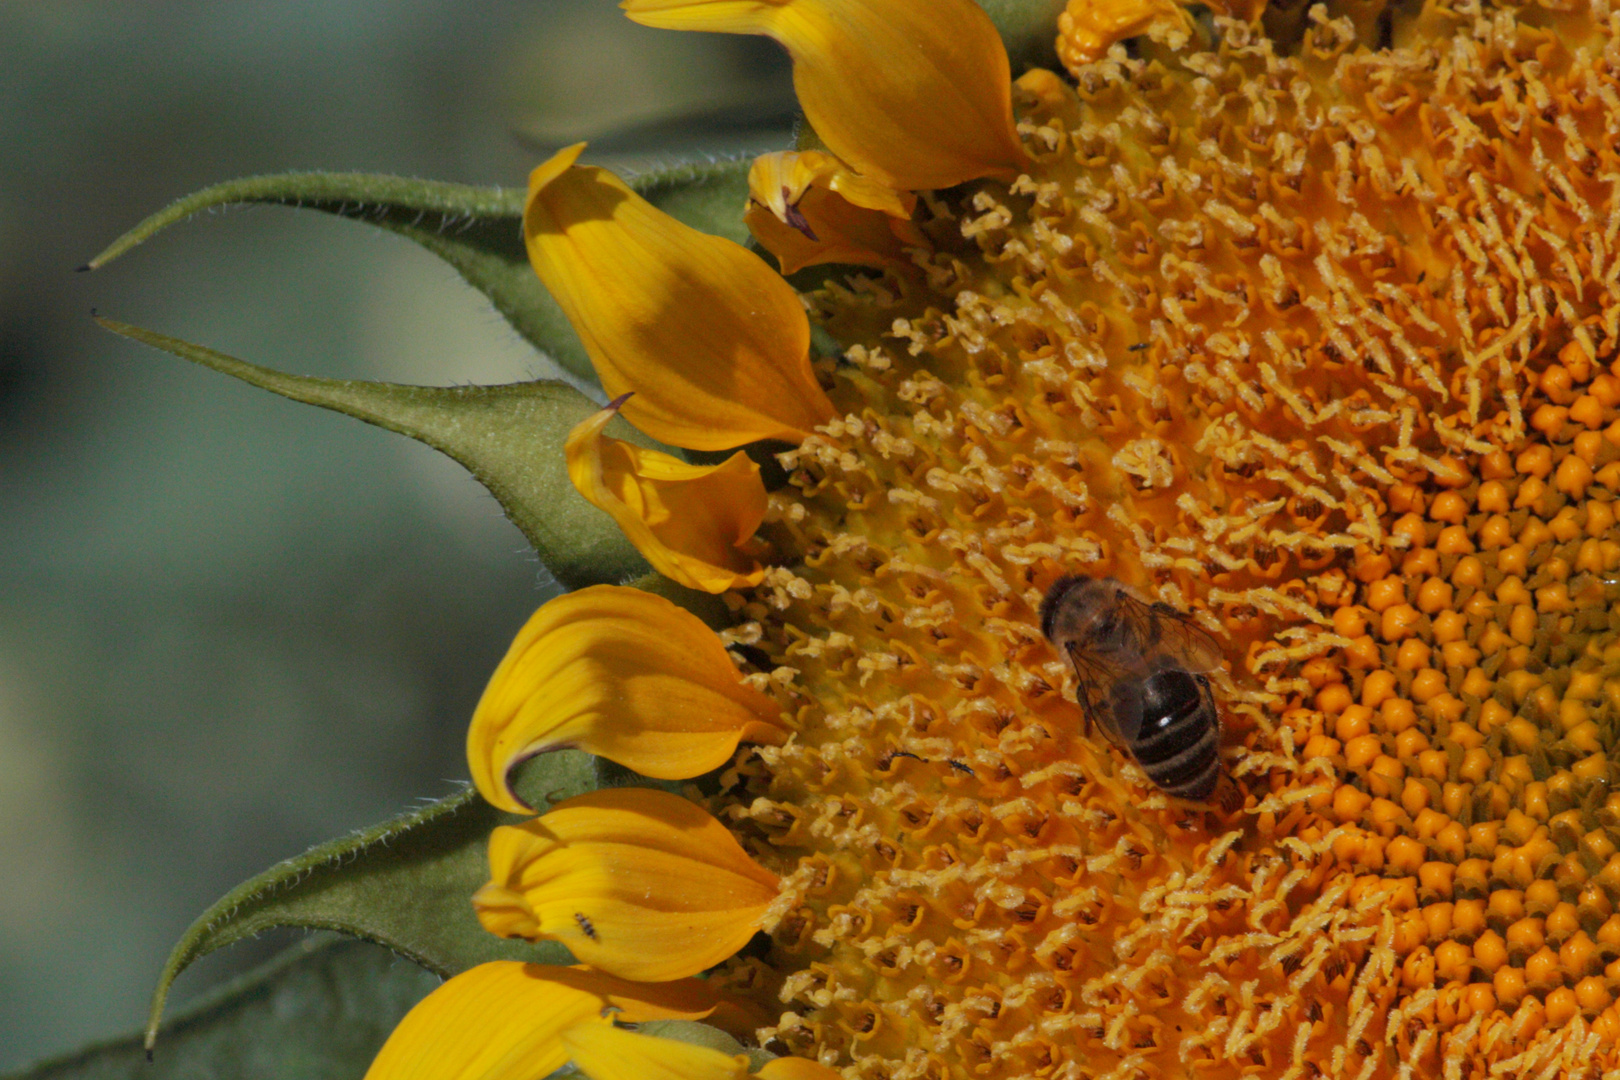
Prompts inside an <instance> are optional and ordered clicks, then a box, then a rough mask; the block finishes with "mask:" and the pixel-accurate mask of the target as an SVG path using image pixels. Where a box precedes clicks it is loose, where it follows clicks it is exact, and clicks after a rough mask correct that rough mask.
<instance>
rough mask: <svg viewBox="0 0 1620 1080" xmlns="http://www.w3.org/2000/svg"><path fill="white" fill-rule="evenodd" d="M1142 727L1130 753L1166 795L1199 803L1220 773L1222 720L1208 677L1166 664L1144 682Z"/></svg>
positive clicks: (1206, 796) (1137, 733)
mask: <svg viewBox="0 0 1620 1080" xmlns="http://www.w3.org/2000/svg"><path fill="white" fill-rule="evenodd" d="M1141 693H1142V726H1141V727H1140V728H1138V729H1137V732H1136V737H1135V739H1133V740H1132V741H1131V744H1130V751H1131V755H1132V756H1133V757H1135V758H1136V763H1137V764H1138V765H1140V766H1142V771H1143V772H1145V773H1147V775H1148V779H1150V780H1152V781H1153V782H1154V783H1155V784H1157V785H1159V787H1161V788H1163V789H1164V790H1165V791H1166V792H1167V793H1168V794H1171V795H1175V796H1177V797H1179V798H1183V799H1193V800H1197V801H1202V800H1204V799H1207V798H1209V794H1210V792H1211V791H1213V790H1214V789H1215V781H1216V780H1217V779H1218V778H1219V776H1220V771H1221V758H1220V745H1221V721H1220V715H1219V714H1218V713H1217V712H1216V711H1215V695H1214V694H1212V693H1211V692H1210V689H1209V680H1207V679H1205V678H1204V677H1203V676H1202V675H1194V674H1192V673H1191V672H1188V671H1186V670H1184V669H1182V668H1178V667H1167V668H1163V669H1161V670H1159V671H1156V672H1154V673H1153V674H1152V675H1149V676H1148V677H1147V678H1146V679H1145V680H1143V683H1142V691H1141Z"/></svg>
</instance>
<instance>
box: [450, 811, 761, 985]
mask: <svg viewBox="0 0 1620 1080" xmlns="http://www.w3.org/2000/svg"><path fill="white" fill-rule="evenodd" d="M489 863H490V871H491V876H492V878H493V880H492V881H491V882H490V883H489V884H488V885H485V886H484V887H483V888H482V889H480V890H478V893H477V894H476V895H475V896H474V897H473V904H474V906H475V907H476V908H477V909H478V918H479V921H480V922H482V923H483V924H484V928H485V929H487V930H489V931H490V932H491V933H495V934H500V935H501V936H503V937H523V938H529V939H531V940H539V939H542V938H549V939H552V940H555V941H561V942H562V943H563V944H565V945H567V946H568V949H569V951H570V952H572V953H573V954H574V956H575V957H576V958H578V959H579V960H580V961H581V962H583V963H586V964H590V965H591V966H592V967H595V968H599V969H600V970H602V971H606V972H609V973H611V974H614V975H620V976H623V977H624V978H627V979H638V980H662V979H679V978H683V977H685V976H688V975H694V974H696V973H697V972H700V971H702V970H703V969H704V968H707V967H710V966H712V965H714V964H717V963H719V962H720V961H721V960H724V959H725V958H726V957H728V956H730V955H732V954H733V953H735V952H736V951H737V950H738V949H740V948H742V947H743V945H745V944H747V942H748V939H749V938H750V937H752V936H753V934H754V931H755V930H757V929H758V928H759V925H760V922H761V920H762V919H763V918H764V916H765V913H766V910H767V908H769V906H770V904H771V902H772V901H773V900H775V899H776V894H777V879H776V876H775V875H774V874H772V873H770V872H769V871H768V870H765V869H764V868H763V867H761V866H760V865H759V864H758V863H756V862H754V860H753V859H751V858H749V857H748V854H747V853H746V852H744V851H743V849H742V847H741V846H740V845H739V844H738V843H737V841H736V839H735V838H734V837H733V836H732V835H731V833H730V832H729V831H728V830H727V829H726V827H725V826H724V825H722V824H721V823H720V822H718V821H716V820H715V819H714V818H712V817H710V816H709V815H708V814H707V813H706V812H705V811H703V810H702V809H700V808H699V807H697V806H694V805H693V804H691V803H689V802H687V801H686V800H685V799H682V798H680V797H678V796H675V795H671V794H669V793H667V792H663V791H653V790H648V789H645V788H621V789H614V790H605V791H593V792H591V793H589V794H587V795H581V796H579V797H578V798H574V799H569V800H567V801H566V802H562V803H558V804H557V806H556V807H555V808H553V809H552V810H551V811H550V812H549V813H547V814H544V815H542V816H541V817H539V818H536V819H535V820H533V821H527V822H524V823H523V824H522V825H515V826H511V825H509V826H502V827H500V828H498V829H496V830H495V831H494V833H493V834H491V836H490V838H489Z"/></svg>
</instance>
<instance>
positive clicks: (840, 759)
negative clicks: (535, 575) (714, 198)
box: [710, 2, 1620, 1080]
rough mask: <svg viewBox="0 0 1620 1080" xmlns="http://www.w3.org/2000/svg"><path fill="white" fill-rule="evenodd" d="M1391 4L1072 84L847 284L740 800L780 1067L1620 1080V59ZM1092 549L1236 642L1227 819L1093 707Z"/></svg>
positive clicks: (1119, 53)
mask: <svg viewBox="0 0 1620 1080" xmlns="http://www.w3.org/2000/svg"><path fill="white" fill-rule="evenodd" d="M1355 7H1356V11H1355V12H1354V15H1355V19H1352V18H1350V17H1348V16H1346V17H1335V14H1336V13H1334V12H1332V11H1326V10H1325V9H1322V8H1320V7H1318V8H1317V9H1315V12H1314V14H1313V15H1312V16H1311V18H1310V20H1309V21H1308V25H1306V26H1304V27H1303V29H1302V31H1301V34H1300V36H1299V38H1298V40H1297V41H1296V42H1295V43H1293V44H1290V45H1288V46H1287V47H1284V46H1283V45H1282V44H1280V43H1274V42H1273V41H1272V40H1270V39H1268V38H1267V37H1265V36H1263V35H1262V33H1261V30H1260V28H1259V25H1258V24H1256V25H1253V26H1251V25H1248V24H1245V23H1240V22H1237V21H1232V20H1226V19H1217V20H1216V22H1215V26H1216V29H1217V35H1216V37H1215V39H1214V40H1212V41H1209V42H1203V43H1200V41H1199V40H1198V39H1197V38H1196V37H1195V38H1194V39H1193V40H1192V41H1191V42H1190V43H1188V44H1186V45H1185V46H1184V47H1179V48H1173V47H1172V46H1171V45H1165V44H1157V43H1149V44H1148V45H1145V46H1144V47H1143V48H1141V49H1139V50H1136V51H1135V52H1130V53H1128V52H1127V51H1126V50H1124V49H1117V48H1116V49H1113V50H1111V51H1110V52H1109V53H1108V55H1107V56H1106V57H1105V58H1103V59H1100V60H1097V61H1096V62H1094V63H1085V64H1077V65H1076V67H1075V70H1074V72H1073V75H1074V81H1069V80H1067V79H1064V78H1061V77H1059V76H1057V75H1054V74H1051V73H1048V72H1032V73H1030V74H1029V75H1026V76H1025V77H1024V78H1022V79H1021V80H1020V81H1019V83H1018V86H1017V94H1016V95H1015V105H1016V108H1017V112H1018V116H1019V118H1020V124H1019V131H1020V134H1021V136H1022V138H1023V141H1024V146H1025V150H1026V151H1027V152H1028V154H1029V155H1030V158H1031V161H1032V164H1031V165H1030V166H1029V168H1028V169H1027V171H1026V172H1025V173H1024V175H1022V176H1020V177H1019V178H1018V179H1017V180H1016V182H1014V183H1012V184H1010V185H1009V184H1007V183H1003V182H999V181H979V182H976V183H974V184H970V185H967V186H965V187H962V188H957V189H952V190H951V191H948V192H942V193H924V194H923V196H922V199H921V202H920V205H919V208H918V211H917V215H916V222H917V224H918V225H919V226H920V228H921V230H922V235H924V236H925V237H926V240H927V245H926V246H925V247H916V248H913V249H911V257H912V262H911V264H910V265H909V266H906V267H902V268H898V269H891V270H888V271H886V272H881V273H879V272H871V273H852V274H849V275H848V276H835V277H833V278H831V279H829V280H827V282H826V283H825V284H824V285H823V286H822V287H821V288H820V289H819V290H817V291H815V292H812V293H809V294H807V296H806V301H807V303H808V304H809V306H810V309H811V314H812V318H813V319H814V320H816V321H817V322H819V323H820V324H821V325H822V326H823V327H824V328H825V329H826V331H828V332H829V333H830V334H831V335H832V337H833V338H835V339H837V340H838V341H839V342H840V343H841V346H842V348H841V350H840V353H839V355H837V356H832V357H825V358H823V359H821V360H820V361H818V366H817V376H818V378H819V379H820V381H821V384H822V385H823V387H824V388H825V389H826V390H827V392H828V395H829V397H830V399H831V400H832V402H833V405H834V407H835V410H836V412H837V414H838V418H837V419H834V420H832V421H830V422H827V423H823V424H821V425H820V426H819V427H817V429H816V430H815V432H814V433H813V434H812V435H811V436H810V437H809V438H807V439H806V440H805V441H804V442H803V443H802V445H799V446H797V447H795V448H794V449H792V450H791V451H788V452H786V453H783V454H782V455H781V463H782V465H783V466H784V467H785V469H786V470H787V474H788V477H789V482H788V483H787V485H786V486H784V487H782V488H780V489H779V490H777V491H776V492H775V493H773V495H772V496H771V503H770V507H769V509H768V511H767V514H766V523H765V525H764V527H763V529H762V531H761V534H760V535H761V536H762V537H763V538H764V539H766V540H768V541H769V542H770V543H771V544H772V545H773V546H774V548H775V550H776V551H777V552H779V553H780V554H781V555H782V558H780V559H778V563H779V565H776V566H775V567H773V568H771V569H769V570H767V571H766V573H765V578H764V581H763V583H762V584H761V585H759V586H758V587H757V588H754V589H752V590H747V591H743V592H738V593H731V594H728V597H727V598H728V600H729V601H730V602H731V603H732V604H733V607H734V609H735V615H736V619H737V625H736V627H735V628H734V629H732V630H731V631H729V635H730V639H731V641H732V642H733V643H734V644H736V645H737V646H739V649H738V651H739V652H740V653H746V654H748V655H750V656H752V657H756V658H758V659H759V670H758V672H757V673H756V674H754V675H752V676H751V677H750V679H751V681H752V682H754V683H755V684H757V688H759V689H761V690H766V691H768V692H770V693H772V694H775V695H777V696H778V697H779V698H780V700H781V701H782V702H783V703H784V705H785V706H786V708H787V711H788V714H789V716H790V717H791V718H792V720H793V726H794V728H795V731H796V733H795V734H794V735H793V737H791V738H790V739H789V740H788V741H787V742H786V743H785V744H784V745H780V746H757V747H748V748H746V749H745V750H744V751H743V752H742V753H741V754H740V755H739V756H738V758H737V759H736V761H735V763H734V764H733V766H732V767H731V768H730V769H729V770H728V771H726V772H725V773H724V774H722V777H721V791H720V792H719V794H718V795H714V796H712V797H711V802H710V805H711V808H713V809H714V811H715V812H716V814H718V815H719V816H721V817H722V819H723V820H726V821H727V823H728V824H730V825H731V826H732V828H733V829H734V831H735V832H736V833H737V834H738V835H739V837H740V838H742V840H743V841H744V843H745V846H747V847H748V849H749V851H750V853H751V854H752V855H753V856H754V857H755V858H756V859H758V860H759V862H760V863H761V864H762V865H763V866H765V867H766V868H767V869H768V870H769V871H770V872H771V873H773V874H775V875H777V876H779V877H780V878H781V880H782V889H783V892H782V895H781V898H780V899H779V900H778V902H777V904H776V905H775V907H774V908H773V909H772V912H771V914H770V916H769V917H768V918H767V920H766V927H767V929H768V930H769V932H770V935H771V941H770V944H769V947H768V948H765V949H763V951H760V950H755V951H753V952H752V953H751V955H750V957H749V958H747V959H736V960H734V961H732V962H731V964H730V967H729V969H728V970H727V972H726V978H727V979H728V980H729V982H730V983H731V984H733V985H734V986H737V987H740V988H744V989H747V990H749V992H751V993H753V994H754V995H756V996H757V997H759V998H760V999H761V1000H764V1001H770V1002H774V1005H775V1008H776V1009H777V1010H778V1013H779V1015H778V1019H777V1020H776V1021H775V1022H774V1023H773V1024H772V1025H771V1026H769V1027H768V1028H766V1029H764V1030H763V1031H762V1032H761V1036H762V1038H763V1039H764V1040H765V1045H766V1046H767V1047H768V1048H771V1049H775V1050H779V1051H784V1052H792V1053H795V1054H799V1055H804V1056H807V1057H811V1058H815V1059H818V1060H819V1061H821V1062H822V1063H824V1064H827V1065H831V1066H834V1067H837V1068H840V1069H842V1070H843V1071H844V1074H845V1075H846V1076H847V1077H850V1078H851V1080H855V1078H861V1080H913V1078H929V1080H967V1078H969V1077H986V1076H995V1077H1002V1076H1006V1077H1013V1076H1019V1077H1023V1076H1029V1077H1037V1076H1038V1077H1055V1078H1060V1080H1082V1078H1094V1077H1095V1078H1101V1077H1137V1076H1150V1077H1152V1076H1162V1077H1180V1076H1206V1077H1207V1076H1217V1077H1224V1076H1237V1075H1240V1074H1252V1073H1259V1074H1262V1075H1266V1076H1272V1077H1286V1078H1290V1080H1291V1078H1296V1077H1298V1078H1305V1077H1314V1076H1320V1075H1326V1076H1343V1077H1373V1076H1395V1075H1419V1076H1431V1075H1432V1076H1441V1075H1445V1076H1476V1075H1486V1074H1487V1073H1489V1074H1492V1075H1494V1074H1496V1073H1497V1072H1503V1073H1511V1074H1513V1075H1530V1074H1541V1073H1545V1074H1547V1075H1552V1074H1555V1073H1559V1074H1565V1075H1584V1073H1583V1070H1588V1071H1591V1072H1592V1073H1594V1074H1595V1073H1596V1072H1597V1071H1598V1070H1601V1069H1609V1068H1614V1067H1615V1066H1616V1065H1620V1054H1617V1052H1616V1049H1615V1047H1616V1044H1617V1041H1620V1006H1617V1005H1616V1004H1615V1002H1616V999H1617V996H1620V910H1617V909H1620V794H1611V791H1612V790H1615V788H1614V781H1615V780H1617V779H1620V770H1617V768H1616V763H1617V759H1616V757H1615V755H1616V754H1620V748H1617V746H1616V743H1617V737H1616V729H1617V725H1620V607H1617V601H1620V530H1617V528H1616V511H1615V502H1614V499H1615V493H1616V490H1617V489H1620V356H1617V354H1616V343H1617V342H1620V295H1617V285H1616V276H1617V274H1620V203H1617V201H1616V191H1615V184H1616V177H1617V176H1620V160H1617V143H1616V136H1615V132H1617V131H1620V87H1617V85H1616V77H1615V65H1616V63H1617V62H1620V42H1616V41H1615V40H1614V38H1613V37H1612V36H1611V35H1612V32H1613V31H1612V27H1611V20H1610V16H1609V14H1608V11H1607V8H1606V7H1604V6H1603V5H1602V4H1597V5H1594V6H1592V7H1590V8H1586V7H1582V6H1580V5H1579V4H1567V5H1565V4H1560V5H1549V6H1547V7H1537V6H1532V7H1527V8H1524V9H1521V10H1518V11H1508V10H1498V9H1487V8H1481V7H1480V6H1478V5H1476V4H1473V3H1468V2H1430V3H1428V4H1426V5H1425V6H1423V8H1422V10H1421V12H1418V11H1416V9H1412V8H1407V9H1401V10H1399V11H1397V10H1396V9H1390V10H1389V11H1388V12H1386V13H1384V15H1382V16H1379V17H1378V18H1377V19H1375V20H1374V22H1373V23H1372V24H1367V23H1366V20H1365V19H1364V18H1363V16H1364V15H1365V11H1364V10H1363V8H1365V7H1367V5H1355ZM1375 14H1376V13H1375ZM1356 20H1361V21H1359V22H1358V21H1356ZM1368 25H1372V26H1373V29H1372V30H1369V29H1368ZM1067 574H1082V575H1089V576H1096V577H1104V576H1106V577H1114V578H1118V579H1120V580H1121V581H1122V582H1124V583H1125V584H1126V585H1127V586H1129V587H1130V588H1132V589H1134V590H1135V591H1136V592H1137V593H1139V594H1140V595H1142V596H1143V597H1145V598H1148V599H1152V600H1157V601H1162V602H1164V603H1166V604H1169V605H1172V606H1173V607H1175V608H1176V609H1178V610H1180V611H1182V612H1185V613H1187V614H1188V615H1189V616H1190V617H1191V618H1193V619H1194V620H1196V622H1197V623H1198V625H1200V626H1201V627H1202V628H1203V629H1204V630H1205V631H1207V632H1208V633H1209V634H1210V635H1211V636H1212V637H1213V638H1214V639H1215V640H1216V641H1218V642H1219V644H1220V646H1221V648H1222V650H1223V653H1224V659H1225V664H1224V669H1223V670H1221V671H1216V672H1213V673H1211V675H1210V678H1211V680H1212V682H1213V684H1214V691H1215V696H1216V700H1217V701H1218V703H1219V711H1220V717H1221V725H1222V746H1221V755H1222V771H1223V779H1222V781H1221V786H1220V787H1219V788H1218V790H1217V795H1216V797H1214V798H1212V801H1210V802H1208V803H1193V802H1187V801H1183V800H1178V799H1174V798H1171V797H1170V796H1168V795H1166V794H1165V793H1164V792H1162V791H1161V790H1159V789H1158V788H1157V787H1156V786H1155V785H1154V784H1153V782H1152V781H1151V780H1149V779H1148V778H1147V777H1146V776H1145V775H1144V774H1143V773H1142V771H1141V769H1140V768H1139V767H1138V766H1137V765H1136V764H1134V763H1133V761H1132V759H1131V758H1130V756H1129V755H1128V754H1126V753H1124V752H1122V751H1121V749H1120V748H1118V747H1115V746H1113V745H1111V744H1110V743H1109V742H1108V741H1107V740H1106V739H1105V738H1103V737H1102V736H1101V735H1100V734H1099V733H1097V732H1096V731H1094V730H1093V731H1090V732H1087V731H1086V730H1085V728H1084V725H1083V724H1082V718H1081V715H1080V712H1079V707H1078V706H1077V704H1076V700H1075V689H1076V687H1075V680H1074V676H1073V674H1072V672H1071V670H1070V668H1069V667H1068V665H1066V664H1065V663H1064V661H1063V658H1062V657H1061V656H1060V655H1059V654H1058V653H1057V652H1056V651H1055V650H1054V649H1053V647H1052V646H1051V645H1050V644H1049V643H1048V642H1047V641H1046V640H1045V639H1044V638H1043V636H1042V634H1041V632H1040V627H1039V619H1038V615H1037V612H1038V609H1039V605H1040V602H1041V599H1042V596H1043V595H1044V593H1045V591H1046V590H1047V589H1048V588H1049V587H1050V586H1051V585H1052V583H1053V582H1055V581H1057V580H1058V579H1059V578H1061V577H1062V576H1064V575H1067Z"/></svg>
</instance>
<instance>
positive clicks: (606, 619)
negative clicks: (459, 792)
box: [467, 585, 786, 813]
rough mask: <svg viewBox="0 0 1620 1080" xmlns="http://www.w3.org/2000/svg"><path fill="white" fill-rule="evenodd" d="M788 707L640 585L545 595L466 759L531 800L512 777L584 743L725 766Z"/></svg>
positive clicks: (492, 786) (608, 753)
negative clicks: (528, 763)
mask: <svg viewBox="0 0 1620 1080" xmlns="http://www.w3.org/2000/svg"><path fill="white" fill-rule="evenodd" d="M782 722H783V721H782V710H781V708H780V707H779V706H778V705H777V704H776V703H775V702H774V701H772V700H771V699H770V698H768V697H766V696H765V695H764V694H761V693H759V692H758V691H757V690H752V689H750V688H749V687H747V686H745V685H744V684H743V681H742V678H741V676H740V675H739V674H738V673H737V668H736V666H735V665H734V664H732V662H731V659H730V657H729V655H728V654H727V653H726V650H725V646H723V645H721V643H720V639H719V638H718V637H716V636H715V634H714V631H712V630H710V629H709V628H708V627H707V626H705V625H704V624H703V622H702V620H700V619H698V618H697V617H696V616H695V615H693V614H691V613H690V612H688V611H685V610H683V609H681V608H679V607H676V606H675V605H674V604H672V603H670V602H669V601H668V600H665V599H664V598H663V597H661V596H654V595H653V594H652V593H648V592H643V591H642V590H640V589H630V588H623V587H620V586H617V585H596V586H593V587H591V588H588V589H581V590H579V591H578V592H572V593H568V594H567V595H566V596H559V597H557V598H556V599H555V600H552V601H549V602H548V603H546V604H545V605H544V606H543V607H541V608H540V610H539V611H537V612H535V613H534V616H533V617H532V618H530V619H529V621H528V623H527V624H525V625H524V627H523V629H522V630H520V631H519V632H518V636H517V640H516V641H514V642H512V647H511V649H509V650H508V651H507V654H506V658H505V659H504V660H502V661H501V664H500V666H499V667H497V668H496V669H495V674H494V676H493V677H492V678H491V679H490V681H489V686H488V687H487V688H486V689H485V690H484V696H483V697H482V698H481V699H479V702H478V708H477V710H475V711H474V712H473V719H472V727H471V729H470V730H469V731H468V732H467V762H468V764H469V765H470V766H471V768H472V776H473V782H474V783H475V784H477V785H478V790H479V791H480V792H482V793H483V796H484V798H486V799H488V800H489V801H490V802H491V803H494V804H495V805H496V806H498V807H500V808H501V809H502V810H506V811H509V812H511V813H524V812H526V811H528V810H529V808H528V807H526V806H525V805H524V804H523V803H522V801H521V800H519V799H518V798H517V796H516V795H515V794H513V792H512V789H511V787H510V786H509V785H508V784H507V775H508V774H509V773H510V771H511V769H512V767H513V766H515V765H517V764H518V763H519V762H521V761H523V760H525V759H527V758H530V757H533V756H534V755H535V754H543V753H545V752H546V751H548V750H558V749H561V748H563V747H577V748H579V749H581V750H587V751H589V752H590V753H593V754H596V755H598V756H599V757H605V758H608V759H610V760H612V761H616V762H618V763H619V764H620V765H623V766H625V767H626V768H630V769H634V770H635V771H636V772H638V773H640V774H641V775H642V776H651V777H655V778H657V779H660V780H684V779H687V778H689V777H693V776H699V775H701V774H703V773H706V772H708V771H709V770H711V769H716V768H719V767H720V766H721V765H723V764H725V762H727V761H729V760H730V759H731V756H732V754H733V753H734V752H735V751H736V749H737V743H738V742H739V741H741V740H743V739H751V740H755V741H760V742H770V743H780V742H781V741H782V740H783V738H784V737H785V734H786V733H785V731H784V730H783V728H782V726H781V725H782Z"/></svg>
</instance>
